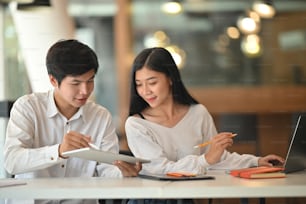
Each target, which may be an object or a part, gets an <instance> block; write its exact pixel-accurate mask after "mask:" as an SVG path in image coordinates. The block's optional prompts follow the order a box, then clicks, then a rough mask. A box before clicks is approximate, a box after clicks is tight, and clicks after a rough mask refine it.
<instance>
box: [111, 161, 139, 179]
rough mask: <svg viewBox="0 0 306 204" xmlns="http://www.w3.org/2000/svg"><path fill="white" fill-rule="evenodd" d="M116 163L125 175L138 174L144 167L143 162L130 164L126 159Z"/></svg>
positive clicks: (132, 175)
mask: <svg viewBox="0 0 306 204" xmlns="http://www.w3.org/2000/svg"><path fill="white" fill-rule="evenodd" d="M114 165H115V166H117V167H118V168H119V169H120V170H121V173H122V175H123V176H124V177H134V176H138V173H139V172H140V171H141V169H142V164H141V163H140V162H137V163H136V164H130V163H127V162H124V161H115V162H114Z"/></svg>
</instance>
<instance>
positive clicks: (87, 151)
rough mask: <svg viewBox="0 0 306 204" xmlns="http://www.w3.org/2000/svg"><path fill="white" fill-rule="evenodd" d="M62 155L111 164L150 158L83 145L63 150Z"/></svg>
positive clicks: (133, 162)
mask: <svg viewBox="0 0 306 204" xmlns="http://www.w3.org/2000/svg"><path fill="white" fill-rule="evenodd" d="M62 155H63V156H64V157H78V158H81V159H87V160H93V161H97V162H101V163H108V164H113V162H114V161H125V162H128V163H132V164H135V163H136V162H141V163H148V162H150V160H146V159H141V158H136V157H133V156H129V155H125V154H116V153H112V152H106V151H102V150H97V149H93V148H91V147H85V148H81V149H75V150H71V151H67V152H63V153H62Z"/></svg>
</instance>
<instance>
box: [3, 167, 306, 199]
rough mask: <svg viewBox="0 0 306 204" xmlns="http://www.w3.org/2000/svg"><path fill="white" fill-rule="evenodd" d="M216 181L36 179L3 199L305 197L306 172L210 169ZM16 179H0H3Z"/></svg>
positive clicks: (7, 189)
mask: <svg viewBox="0 0 306 204" xmlns="http://www.w3.org/2000/svg"><path fill="white" fill-rule="evenodd" d="M208 175H212V176H214V177H215V179H214V180H194V181H157V180H150V179H142V178H138V177H134V178H122V179H110V178H98V177H93V178H36V179H23V180H19V181H24V182H26V184H25V185H17V186H8V187H0V198H17V199H81V198H84V199H97V198H99V199H127V198H135V199H137V198H138V199H141V198H176V199H179V198H246V197H248V198H259V197H306V171H303V172H297V173H293V174H288V175H287V177H286V178H277V179H243V178H236V177H232V176H230V175H227V174H226V173H224V171H210V172H208ZM11 180H13V179H1V180H0V182H6V181H11Z"/></svg>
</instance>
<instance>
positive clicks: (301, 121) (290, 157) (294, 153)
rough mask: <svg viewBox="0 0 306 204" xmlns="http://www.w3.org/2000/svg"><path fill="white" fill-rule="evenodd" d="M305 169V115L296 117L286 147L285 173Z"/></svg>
mask: <svg viewBox="0 0 306 204" xmlns="http://www.w3.org/2000/svg"><path fill="white" fill-rule="evenodd" d="M304 169H306V115H301V116H299V117H298V121H297V124H296V126H295V130H294V133H293V136H292V138H291V142H290V145H289V148H288V152H287V156H286V162H285V167H284V172H285V173H291V172H296V171H302V170H304Z"/></svg>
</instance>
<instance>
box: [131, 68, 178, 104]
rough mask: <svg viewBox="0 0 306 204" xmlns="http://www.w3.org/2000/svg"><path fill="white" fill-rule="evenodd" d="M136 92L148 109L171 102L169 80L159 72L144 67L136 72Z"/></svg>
mask: <svg viewBox="0 0 306 204" xmlns="http://www.w3.org/2000/svg"><path fill="white" fill-rule="evenodd" d="M135 83H136V90H137V93H138V94H139V96H141V97H142V98H143V99H144V100H145V101H146V102H147V103H148V104H149V105H150V107H152V108H154V107H158V106H160V105H162V104H164V103H166V102H167V101H168V100H172V92H171V80H170V79H169V78H168V77H167V76H166V75H165V74H164V73H161V72H157V71H154V70H151V69H148V68H146V67H144V68H142V69H140V70H138V71H136V74H135Z"/></svg>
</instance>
